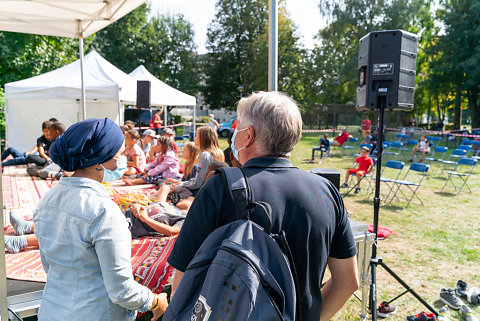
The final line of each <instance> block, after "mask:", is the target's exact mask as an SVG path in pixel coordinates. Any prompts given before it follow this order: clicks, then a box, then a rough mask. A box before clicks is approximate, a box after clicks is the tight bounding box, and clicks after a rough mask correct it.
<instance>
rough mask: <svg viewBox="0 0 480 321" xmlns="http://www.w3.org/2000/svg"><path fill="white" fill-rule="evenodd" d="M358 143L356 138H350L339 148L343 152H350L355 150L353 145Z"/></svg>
mask: <svg viewBox="0 0 480 321" xmlns="http://www.w3.org/2000/svg"><path fill="white" fill-rule="evenodd" d="M357 143H358V138H355V137H352V138H349V139H348V140H347V141H346V142H345V144H343V146H342V147H341V148H343V150H352V149H354V148H355V145H356V144H357Z"/></svg>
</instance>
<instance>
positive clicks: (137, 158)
mask: <svg viewBox="0 0 480 321" xmlns="http://www.w3.org/2000/svg"><path fill="white" fill-rule="evenodd" d="M138 142H140V144H141V146H138V144H137V143H138ZM124 155H125V156H126V157H127V170H126V171H125V176H129V175H137V174H142V173H143V172H144V171H145V167H146V166H147V161H146V157H145V153H144V152H143V142H142V141H141V140H140V135H139V134H138V131H136V130H135V129H131V130H129V131H127V132H126V133H125V154H124Z"/></svg>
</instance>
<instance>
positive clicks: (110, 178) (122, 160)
mask: <svg viewBox="0 0 480 321" xmlns="http://www.w3.org/2000/svg"><path fill="white" fill-rule="evenodd" d="M115 160H116V161H117V168H116V169H115V170H114V171H111V170H109V169H106V168H105V167H104V166H103V165H102V164H100V166H102V167H103V169H104V171H103V180H102V182H105V183H109V182H114V181H116V180H119V179H120V178H122V176H123V174H124V173H125V171H126V170H127V157H125V156H120V157H119V158H115Z"/></svg>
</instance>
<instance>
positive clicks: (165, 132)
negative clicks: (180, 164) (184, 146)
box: [160, 127, 178, 155]
mask: <svg viewBox="0 0 480 321" xmlns="http://www.w3.org/2000/svg"><path fill="white" fill-rule="evenodd" d="M160 135H161V136H165V137H168V138H170V140H171V141H172V145H173V150H174V151H175V155H178V146H177V143H175V132H174V131H173V129H171V128H169V127H166V128H165V129H164V130H162V132H161V134H160Z"/></svg>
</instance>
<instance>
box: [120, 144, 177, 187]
mask: <svg viewBox="0 0 480 321" xmlns="http://www.w3.org/2000/svg"><path fill="white" fill-rule="evenodd" d="M157 145H158V148H159V150H160V151H159V152H158V153H157V157H156V159H155V160H154V161H153V162H151V163H149V164H147V166H146V167H145V171H144V172H143V174H138V175H137V177H136V178H131V179H129V178H125V179H124V180H123V181H124V182H125V183H126V184H127V185H139V184H154V183H155V181H157V180H158V179H161V180H165V179H167V178H179V177H180V174H179V173H178V168H179V164H180V160H179V159H178V157H177V155H175V151H174V150H173V145H172V140H171V139H170V138H168V137H166V136H160V137H159V138H158V141H157Z"/></svg>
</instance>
